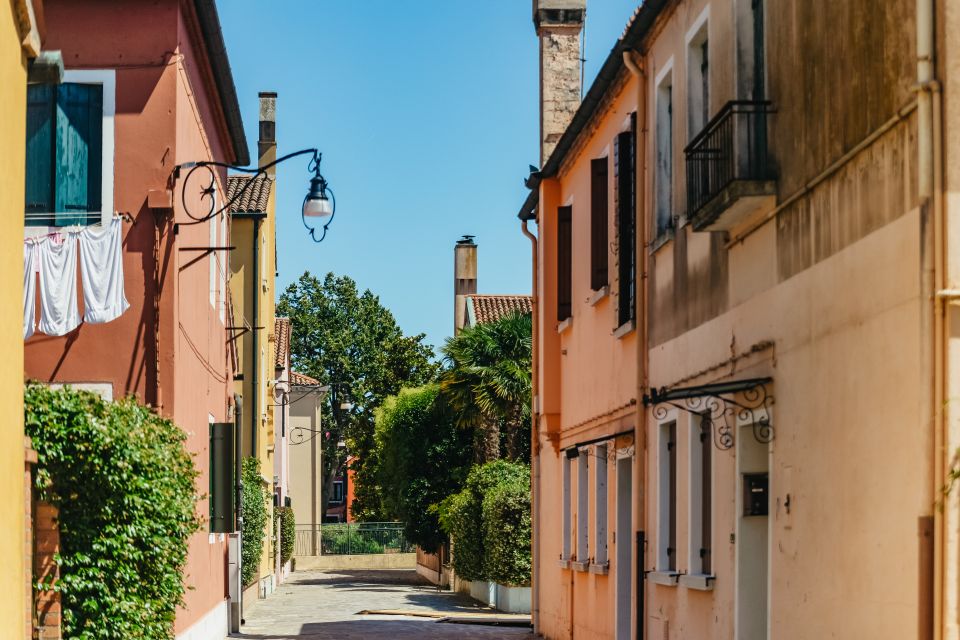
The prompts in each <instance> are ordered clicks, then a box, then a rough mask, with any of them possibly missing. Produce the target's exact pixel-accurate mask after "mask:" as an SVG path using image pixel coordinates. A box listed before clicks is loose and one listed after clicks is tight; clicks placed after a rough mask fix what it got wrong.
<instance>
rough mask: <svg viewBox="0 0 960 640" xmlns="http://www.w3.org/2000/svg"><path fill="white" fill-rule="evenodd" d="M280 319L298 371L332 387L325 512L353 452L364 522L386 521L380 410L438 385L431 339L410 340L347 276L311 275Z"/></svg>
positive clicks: (287, 295) (327, 409)
mask: <svg viewBox="0 0 960 640" xmlns="http://www.w3.org/2000/svg"><path fill="white" fill-rule="evenodd" d="M277 315H285V316H289V317H290V318H291V320H292V325H293V336H292V340H291V348H290V358H291V361H292V366H293V368H294V369H295V370H296V371H299V372H301V373H305V374H307V375H309V376H312V377H314V378H316V379H317V380H319V381H320V382H321V383H322V384H329V385H331V388H330V392H329V393H328V394H327V396H326V400H327V401H326V402H325V403H324V406H323V410H322V420H323V424H324V427H323V429H324V432H325V433H324V434H323V435H322V436H321V437H322V438H323V465H324V470H323V471H324V480H325V482H324V486H325V487H326V491H325V492H324V495H323V496H322V511H323V512H326V508H327V502H328V501H329V499H330V497H331V496H332V493H333V479H334V478H335V477H336V476H337V475H338V474H339V473H341V472H342V471H343V468H344V465H345V463H346V452H345V451H343V450H342V449H340V448H338V447H337V441H338V440H339V438H340V437H341V436H342V437H343V438H344V439H345V441H346V444H347V451H349V453H350V455H351V456H353V457H354V461H353V462H352V463H351V464H352V467H353V469H354V471H355V472H356V476H355V478H356V486H355V487H354V495H355V500H354V504H353V505H352V513H353V515H354V517H355V518H357V519H358V520H380V519H382V514H381V513H380V497H379V489H378V487H377V485H376V478H375V468H376V460H375V455H376V452H375V448H374V438H373V432H374V412H375V410H376V409H377V407H379V406H380V405H381V403H382V402H383V401H384V399H386V398H387V396H390V395H395V394H396V393H398V392H399V391H400V389H401V388H402V387H405V386H418V385H421V384H424V383H427V382H430V381H432V380H433V379H434V378H435V377H436V374H437V370H438V368H439V366H438V365H437V364H436V363H435V362H434V361H433V357H434V354H433V350H432V349H431V348H430V347H429V346H427V345H425V344H423V339H424V335H423V334H419V335H415V336H406V335H404V334H403V332H402V331H401V329H400V327H399V326H398V325H397V322H396V319H395V318H394V317H393V314H392V313H390V311H389V310H388V309H386V308H385V307H384V306H383V305H382V304H381V303H380V299H379V298H378V297H377V296H375V295H373V294H372V293H371V292H370V291H369V290H367V291H364V292H362V293H360V292H359V291H358V289H357V285H356V283H355V282H354V281H353V280H352V279H350V278H348V277H346V276H335V275H334V274H332V273H328V274H327V275H326V277H325V278H324V279H323V280H320V279H319V278H317V277H315V276H313V275H311V274H310V273H309V272H307V273H304V274H303V275H302V276H301V277H300V279H299V280H297V282H295V283H293V284H291V285H290V286H289V287H287V289H286V291H284V293H283V295H281V297H280V302H279V304H278V305H277Z"/></svg>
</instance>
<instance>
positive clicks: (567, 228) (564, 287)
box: [557, 202, 573, 322]
mask: <svg viewBox="0 0 960 640" xmlns="http://www.w3.org/2000/svg"><path fill="white" fill-rule="evenodd" d="M572 317H573V202H569V203H567V204H565V205H563V206H560V207H557V322H563V321H565V320H569V319H570V318H572Z"/></svg>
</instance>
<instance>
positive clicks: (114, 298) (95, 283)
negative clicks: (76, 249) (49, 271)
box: [79, 218, 130, 324]
mask: <svg viewBox="0 0 960 640" xmlns="http://www.w3.org/2000/svg"><path fill="white" fill-rule="evenodd" d="M79 235H80V277H81V278H82V280H83V309H84V310H83V320H84V322H89V323H90V324H100V323H104V322H110V321H111V320H116V319H117V318H119V317H120V316H121V315H122V314H123V312H124V311H126V310H127V309H129V308H130V303H129V302H127V297H126V295H125V294H124V291H123V241H122V238H121V233H120V218H114V219H113V220H111V221H110V223H109V224H107V225H105V226H103V227H85V228H84V229H82V230H81V231H80V234H79Z"/></svg>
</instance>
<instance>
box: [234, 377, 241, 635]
mask: <svg viewBox="0 0 960 640" xmlns="http://www.w3.org/2000/svg"><path fill="white" fill-rule="evenodd" d="M233 404H234V414H233V425H234V426H233V431H234V434H233V441H234V447H235V449H236V450H235V451H234V453H233V457H234V460H235V465H236V467H235V469H234V472H235V473H236V476H235V477H234V480H233V481H234V485H235V488H236V500H237V502H236V507H235V513H236V525H235V526H234V530H235V531H236V532H237V536H238V537H241V536H242V535H243V533H242V529H243V506H242V505H243V450H242V447H243V396H242V395H241V394H239V393H235V394H233ZM241 542H242V538H241V539H239V540H237V571H238V572H240V571H243V556H242V555H241V553H240V548H239V547H240V544H241ZM237 609H238V614H237V615H238V617H239V619H240V620H242V619H243V584H242V581H238V584H237Z"/></svg>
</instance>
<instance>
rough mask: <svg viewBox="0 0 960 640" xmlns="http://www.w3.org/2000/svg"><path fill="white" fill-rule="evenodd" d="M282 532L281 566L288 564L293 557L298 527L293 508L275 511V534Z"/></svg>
mask: <svg viewBox="0 0 960 640" xmlns="http://www.w3.org/2000/svg"><path fill="white" fill-rule="evenodd" d="M278 529H279V531H280V564H287V562H288V561H289V560H290V558H292V557H293V549H294V546H295V545H296V537H297V527H296V522H295V518H294V515H293V508H292V507H277V508H276V509H274V510H273V532H274V535H276V534H277V530H278Z"/></svg>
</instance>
